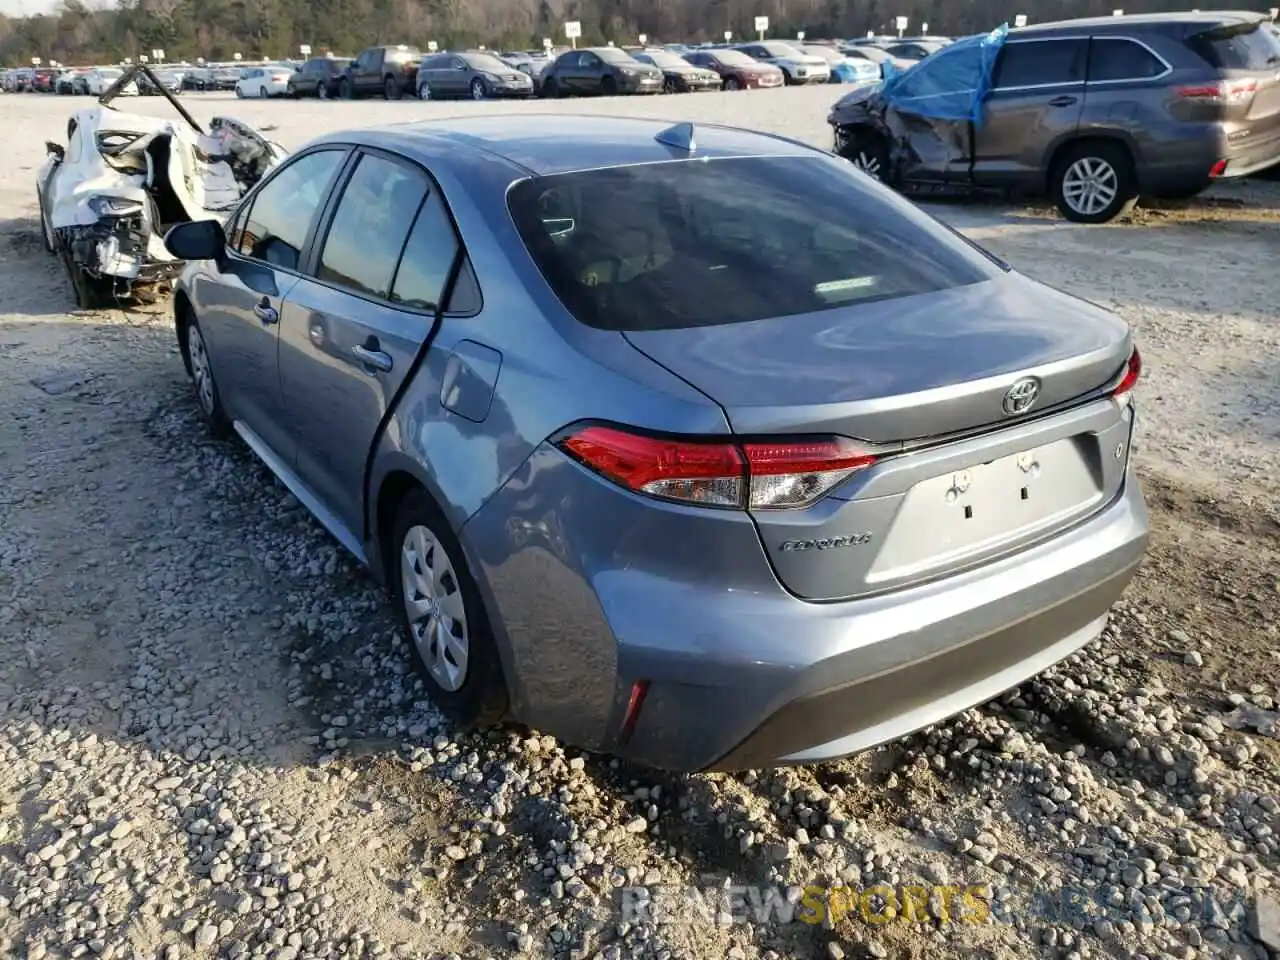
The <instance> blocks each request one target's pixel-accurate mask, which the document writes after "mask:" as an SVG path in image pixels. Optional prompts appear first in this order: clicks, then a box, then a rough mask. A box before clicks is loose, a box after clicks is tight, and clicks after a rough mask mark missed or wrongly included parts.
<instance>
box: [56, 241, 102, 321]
mask: <svg viewBox="0 0 1280 960" xmlns="http://www.w3.org/2000/svg"><path fill="white" fill-rule="evenodd" d="M61 252H62V266H63V267H64V268H65V269H66V271H67V279H68V280H70V281H71V292H72V293H74V294H75V298H76V306H77V307H79V308H80V309H81V310H97V309H98V308H99V307H102V306H104V305H105V304H106V302H107V300H108V297H109V295H110V293H111V281H110V280H103V279H102V278H100V277H91V276H89V274H88V273H86V272H85V271H84V269H83V268H82V267H81V266H80V264H78V263H76V262H75V260H73V259H72V258H71V251H69V250H68V249H67V248H66V247H65V245H63V246H61Z"/></svg>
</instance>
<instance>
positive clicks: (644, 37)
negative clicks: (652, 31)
mask: <svg viewBox="0 0 1280 960" xmlns="http://www.w3.org/2000/svg"><path fill="white" fill-rule="evenodd" d="M636 39H637V40H639V41H640V46H642V47H645V46H648V45H649V35H648V34H647V33H642V34H640V36H639V37H637V38H636Z"/></svg>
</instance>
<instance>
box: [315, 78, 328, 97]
mask: <svg viewBox="0 0 1280 960" xmlns="http://www.w3.org/2000/svg"><path fill="white" fill-rule="evenodd" d="M316 99H317V100H328V99H329V84H328V83H327V82H326V81H324V80H321V81H320V82H319V83H317V84H316Z"/></svg>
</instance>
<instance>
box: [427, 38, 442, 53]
mask: <svg viewBox="0 0 1280 960" xmlns="http://www.w3.org/2000/svg"><path fill="white" fill-rule="evenodd" d="M439 49H440V44H439V43H437V42H436V41H435V40H428V41H427V53H435V52H436V51H437V50H439Z"/></svg>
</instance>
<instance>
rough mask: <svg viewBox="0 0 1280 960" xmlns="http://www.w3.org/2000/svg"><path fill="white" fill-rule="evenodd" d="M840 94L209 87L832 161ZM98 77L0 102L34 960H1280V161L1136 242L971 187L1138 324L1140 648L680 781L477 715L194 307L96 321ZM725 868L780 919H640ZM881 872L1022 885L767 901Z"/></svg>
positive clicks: (1132, 632) (10, 656) (1071, 282)
mask: <svg viewBox="0 0 1280 960" xmlns="http://www.w3.org/2000/svg"><path fill="white" fill-rule="evenodd" d="M838 94H839V88H838V87H834V86H833V87H820V88H812V89H784V90H778V91H762V92H753V93H748V94H742V93H739V94H703V95H691V96H681V97H679V98H675V97H670V98H650V99H646V100H627V99H617V100H608V101H605V100H595V101H568V102H559V103H555V104H551V103H546V102H536V103H530V104H507V105H504V104H472V103H459V104H441V103H417V102H401V103H385V102H378V101H371V102H361V103H357V104H348V103H317V102H305V101H304V102H267V103H259V102H241V101H236V100H235V99H234V98H232V97H230V96H218V95H200V96H189V97H186V98H184V100H185V102H186V103H187V104H188V105H189V108H190V109H191V110H192V112H193V113H194V114H195V116H196V117H197V119H200V120H202V121H206V120H208V119H209V118H210V117H211V116H214V115H217V114H220V113H225V114H230V115H232V116H236V117H240V118H242V119H244V120H247V121H248V122H250V123H253V124H255V125H257V126H259V127H262V126H264V125H267V124H274V125H275V126H276V129H275V130H274V131H272V132H271V135H272V136H273V137H274V138H275V139H279V140H280V141H281V142H283V143H284V144H285V145H286V146H288V147H290V148H291V149H293V148H297V147H298V146H300V145H301V144H302V143H303V142H305V141H306V140H307V139H308V138H310V137H311V136H314V135H316V134H318V133H321V132H324V131H328V130H334V129H341V128H345V127H354V126H365V125H369V124H375V123H384V122H399V121H409V120H413V119H421V118H428V117H438V116H448V115H453V114H465V113H472V112H477V111H486V112H506V111H521V112H525V111H541V112H547V113H552V112H591V113H619V114H628V115H636V114H643V115H659V116H666V117H670V118H672V119H673V120H675V119H692V120H694V121H695V122H696V121H706V122H722V123H731V124H737V125H742V126H749V127H755V128H760V129H765V130H769V131H772V132H776V133H780V134H784V135H787V136H792V137H795V138H798V139H801V140H806V141H808V142H811V143H816V144H821V145H824V146H825V145H827V144H828V143H829V132H828V130H827V127H826V124H825V116H826V112H827V108H828V107H829V105H830V103H831V102H832V101H833V100H834V99H835V97H836V96H838ZM79 104H83V105H85V106H87V105H89V101H88V100H81V99H78V98H77V99H70V98H65V97H63V98H55V97H43V96H31V95H21V96H19V95H5V96H3V97H0V129H3V130H4V131H6V133H7V134H8V141H9V144H10V154H9V159H8V161H7V163H6V164H5V167H4V170H3V171H0V411H3V416H2V417H0V955H2V956H18V957H23V956H25V957H29V958H33V960H34V958H38V957H41V956H64V955H66V956H78V955H81V954H86V955H88V954H89V953H92V954H94V955H98V956H102V957H106V958H121V957H128V956H137V957H160V956H164V957H182V956H188V955H194V954H195V953H196V952H197V951H199V950H203V951H205V952H206V953H209V954H214V955H218V956H231V957H236V956H274V957H280V958H301V957H313V956H314V957H327V956H336V955H345V956H360V955H362V954H363V955H369V956H379V955H388V956H390V955H396V956H412V957H427V956H443V955H447V954H450V953H456V954H458V955H462V956H467V957H484V956H501V955H507V954H509V953H511V952H513V951H521V952H525V953H528V954H530V955H535V956H540V955H556V956H575V957H590V956H595V955H597V953H601V954H603V955H604V956H606V957H611V958H612V957H623V956H662V955H667V956H675V957H698V958H701V957H723V956H726V955H728V956H732V957H735V958H737V957H741V958H748V957H756V956H765V955H769V954H770V952H771V951H772V953H773V955H777V956H831V957H836V958H839V957H840V956H847V957H857V956H886V955H887V956H913V957H930V958H933V957H945V956H957V957H959V956H965V957H984V956H985V957H1002V958H1003V957H1010V958H1013V957H1026V956H1032V955H1039V954H1041V953H1043V954H1046V955H1050V956H1057V955H1061V956H1067V955H1072V956H1078V957H1086V956H1139V955H1146V956H1151V957H1155V956H1169V955H1172V956H1178V957H1183V956H1185V957H1192V956H1199V955H1207V956H1223V957H1254V956H1258V957H1263V958H1265V957H1266V955H1267V954H1266V951H1265V949H1264V948H1263V947H1262V946H1261V944H1260V943H1258V942H1257V940H1256V939H1254V937H1253V935H1252V934H1253V933H1255V932H1257V931H1256V930H1254V927H1255V926H1256V924H1255V917H1254V911H1255V909H1256V904H1257V901H1258V900H1259V898H1267V897H1270V898H1280V891H1278V888H1280V879H1278V878H1280V728H1276V729H1273V731H1272V733H1271V735H1268V734H1267V733H1265V732H1262V731H1259V730H1258V729H1257V727H1259V726H1261V727H1263V728H1265V727H1266V726H1267V721H1268V719H1272V720H1274V719H1275V715H1274V713H1273V711H1275V710H1276V709H1277V706H1278V704H1277V701H1280V308H1278V307H1277V300H1278V299H1280V283H1278V282H1277V279H1276V264H1277V263H1278V262H1280V184H1270V183H1258V184H1248V185H1238V186H1231V187H1226V188H1222V189H1220V190H1216V191H1214V192H1212V193H1211V194H1209V195H1208V196H1206V197H1204V198H1201V199H1199V200H1197V201H1193V202H1190V203H1188V204H1185V205H1182V206H1179V207H1171V208H1165V209H1160V210H1147V211H1141V212H1140V214H1139V216H1138V217H1137V218H1136V219H1135V220H1134V221H1133V222H1130V223H1124V224H1118V225H1115V226H1111V227H1077V226H1071V225H1068V224H1065V223H1063V222H1061V221H1060V220H1058V219H1056V217H1054V216H1053V215H1052V214H1050V213H1049V212H1048V207H1047V204H1046V205H1044V206H1043V207H1041V206H1040V205H1037V206H1033V207H1023V206H1017V207H1014V206H1010V205H997V204H991V203H969V204H957V203H948V204H945V205H942V204H938V205H933V206H931V207H930V209H931V210H933V212H935V213H936V214H937V215H939V216H940V217H942V218H943V219H945V220H948V221H949V222H951V223H953V224H954V225H956V226H958V227H960V228H961V229H962V230H964V231H965V232H966V233H967V234H968V235H970V236H971V237H973V238H974V239H976V240H978V241H979V242H981V243H983V244H984V245H986V246H987V247H989V248H990V249H991V250H992V251H993V252H995V253H996V254H998V255H1000V256H1002V257H1004V258H1005V259H1007V260H1008V261H1010V262H1011V263H1012V264H1013V265H1014V266H1015V267H1017V268H1019V269H1021V270H1023V271H1025V272H1027V273H1029V274H1030V275H1032V276H1034V277H1036V278H1038V279H1040V280H1043V281H1045V282H1047V283H1049V284H1052V285H1053V286H1056V287H1059V288H1062V289H1065V290H1067V291H1069V292H1071V293H1074V294H1077V295H1079V296H1083V297H1086V298H1088V299H1090V300H1093V301H1094V302H1097V303H1099V304H1101V305H1103V306H1107V307H1110V308H1113V309H1115V310H1117V311H1119V312H1120V313H1121V315H1123V316H1124V317H1125V318H1126V319H1127V320H1128V321H1129V322H1130V323H1131V324H1132V325H1133V327H1134V330H1135V332H1136V336H1137V338H1138V342H1139V344H1140V346H1141V349H1142V352H1143V357H1144V360H1145V363H1146V368H1147V372H1146V375H1145V376H1144V380H1143V382H1142V384H1141V385H1140V387H1139V392H1138V398H1139V399H1138V402H1139V405H1140V406H1139V411H1140V412H1139V423H1140V434H1139V438H1138V441H1137V445H1136V456H1137V463H1138V466H1139V470H1140V473H1141V474H1142V477H1143V481H1144V484H1145V488H1146V491H1147V495H1148V499H1149V505H1150V508H1151V512H1152V525H1153V528H1154V534H1153V542H1152V546H1151V552H1150V555H1149V558H1148V560H1147V562H1146V564H1145V566H1144V569H1143V571H1142V572H1141V574H1140V575H1139V577H1138V579H1137V580H1136V581H1135V583H1134V584H1133V586H1132V587H1131V588H1130V590H1129V592H1128V593H1127V595H1126V597H1125V599H1124V600H1123V601H1122V602H1121V604H1120V605H1119V606H1118V607H1117V610H1116V613H1115V616H1114V617H1113V619H1112V624H1111V626H1110V627H1109V628H1108V631H1107V634H1106V636H1105V637H1104V639H1103V640H1102V641H1100V642H1099V643H1096V644H1094V645H1091V646H1090V647H1088V648H1086V649H1085V650H1084V651H1082V652H1081V653H1080V654H1079V655H1078V656H1076V657H1074V658H1072V659H1071V660H1070V661H1068V662H1067V663H1065V664H1063V665H1061V666H1060V667H1058V668H1057V669H1055V670H1054V671H1052V672H1051V673H1050V674H1048V675H1046V676H1045V677H1042V678H1040V679H1038V680H1037V681H1034V682H1032V683H1029V684H1027V685H1025V686H1024V687H1023V688H1021V690H1020V691H1019V692H1018V694H1017V695H1016V696H1014V695H1010V696H1008V697H1005V698H1004V699H1003V700H1002V701H1001V702H1000V703H999V704H998V705H989V706H987V707H985V708H983V709H980V710H974V711H970V712H969V713H967V714H965V715H964V716H962V717H960V718H957V719H956V720H953V721H951V722H948V723H945V724H941V725H939V726H937V727H935V728H933V729H931V730H930V731H927V732H926V733H924V734H921V735H919V736H916V737H914V738H912V739H910V740H908V741H906V742H904V743H901V744H896V745H893V746H891V747H888V748H885V749H883V750H880V751H876V752H874V753H872V754H869V755H865V756H862V757H858V758H855V759H853V760H849V761H843V762H839V763H832V764H826V765H822V766H819V767H815V768H811V769H802V770H788V771H779V772H773V773H763V774H760V775H758V776H756V775H743V776H708V777H688V778H677V777H670V776H666V775H662V774H656V773H653V772H651V771H641V770H632V769H626V768H623V767H620V766H619V765H617V764H616V763H613V762H610V761H609V760H608V759H607V758H600V757H593V756H586V757H583V756H582V755H581V754H580V753H578V752H576V751H571V750H570V751H565V750H563V749H562V748H561V747H560V746H559V745H558V744H556V743H555V742H554V741H552V740H550V739H549V738H548V739H540V738H539V737H538V735H537V733H536V732H534V731H528V730H521V729H516V728H506V729H503V730H501V731H498V732H496V733H493V734H491V735H489V736H488V737H484V738H471V737H467V738H456V737H455V736H454V735H453V734H452V732H451V731H450V730H449V729H448V727H447V726H446V725H444V724H443V722H442V721H441V720H440V719H439V717H438V715H437V714H436V712H435V711H434V710H433V708H432V707H431V705H430V704H429V702H427V701H425V700H424V699H423V694H422V691H421V688H420V687H419V686H418V685H417V683H416V682H415V681H414V680H413V678H412V676H411V674H409V673H408V672H407V671H408V656H407V653H406V650H405V648H404V645H403V641H402V640H401V639H400V638H399V637H398V636H397V635H396V632H395V630H394V628H393V626H392V621H391V618H390V616H389V615H388V613H387V611H386V610H385V609H384V599H383V596H382V594H381V593H380V592H379V591H378V590H377V589H376V588H374V587H373V586H372V584H371V583H370V581H369V580H368V579H367V578H366V577H365V576H364V575H363V574H362V573H361V572H360V571H359V570H358V569H356V568H355V567H354V565H353V564H352V563H351V562H350V561H349V560H348V559H347V557H346V556H345V555H344V554H342V553H341V551H340V550H339V548H338V547H337V546H336V545H335V544H334V543H333V541H332V540H330V539H329V538H328V537H327V536H326V535H325V534H324V533H323V532H322V531H321V529H320V528H319V527H318V526H317V525H316V524H315V523H313V522H312V521H311V520H310V519H309V517H308V516H307V514H306V513H305V511H304V510H303V509H302V508H301V507H300V506H299V505H298V504H297V502H296V501H294V500H293V498H292V497H290V496H289V495H287V493H285V491H284V490H283V488H282V487H280V486H279V485H278V484H277V483H276V482H275V481H274V480H273V479H272V478H271V477H270V475H269V474H268V473H267V471H266V470H265V468H263V467H261V466H259V465H258V464H257V463H256V462H255V461H254V460H253V459H252V457H251V455H250V454H249V453H248V452H247V451H246V450H245V449H244V448H243V447H241V446H240V445H238V444H236V443H228V442H216V441H213V440H210V439H209V438H208V436H207V435H206V433H205V431H204V430H203V429H202V427H201V425H200V422H199V420H198V417H197V413H196V407H195V404H194V401H193V398H192V396H191V391H190V388H189V386H188V384H187V381H186V379H185V377H184V375H183V371H182V365H181V361H180V359H179V357H178V353H177V350H176V346H175V343H174V339H173V336H172V331H171V326H170V320H169V317H168V314H167V307H168V305H167V302H165V301H161V302H160V303H158V304H156V305H154V306H130V307H128V308H127V309H122V310H109V311H102V312H94V313H74V312H72V302H73V301H72V297H71V291H70V288H69V285H68V283H67V280H66V278H65V276H64V274H63V272H62V270H61V268H60V267H59V266H58V264H57V263H56V262H55V260H54V259H53V258H52V257H49V256H47V255H46V254H45V252H44V250H43V248H42V245H41V240H40V235H39V227H38V223H37V219H36V207H35V194H34V186H33V184H34V178H35V173H36V169H37V167H38V165H39V164H40V162H41V160H42V159H43V146H42V145H43V143H44V141H45V140H55V141H59V142H60V141H61V140H62V138H63V136H64V134H65V129H66V118H67V115H68V113H69V111H70V110H72V109H73V108H74V107H75V106H77V105H79ZM123 106H124V107H125V109H130V110H134V109H136V110H138V111H140V112H146V113H162V112H166V111H168V109H169V107H168V105H167V104H165V103H164V102H163V101H159V100H141V101H131V102H128V103H126V104H123ZM548 123H554V121H553V120H550V119H549V120H548ZM815 215H816V214H815ZM548 602H552V603H554V602H555V598H554V597H549V598H548ZM1242 718H1243V721H1244V728H1243V729H1236V728H1235V727H1236V726H1237V725H1239V724H1240V723H1241V722H1242ZM726 877H728V878H731V882H732V883H734V884H749V885H752V890H751V891H748V892H747V894H746V895H744V896H742V897H740V898H739V902H738V903H737V904H736V905H734V904H728V905H727V906H729V907H731V909H730V910H729V911H728V913H730V914H731V915H732V918H733V919H735V920H736V921H739V922H734V923H724V924H717V923H716V916H715V909H714V907H715V904H714V903H711V904H710V907H711V909H710V910H709V913H707V914H704V913H702V912H700V910H699V909H693V910H690V911H685V913H684V914H683V916H682V919H683V921H684V922H679V923H656V922H644V921H642V920H640V919H637V918H635V917H628V916H627V915H626V914H625V909H624V908H626V907H627V906H628V905H631V906H634V904H635V903H636V902H637V897H636V895H635V894H634V893H623V890H624V889H625V888H628V887H635V886H639V885H649V886H653V887H656V886H657V885H670V884H676V885H681V884H685V885H688V884H697V885H699V886H701V887H703V888H704V894H703V898H702V900H701V901H700V904H701V905H702V906H704V907H705V906H706V905H707V903H708V902H709V901H708V898H707V895H706V893H705V887H706V885H707V884H709V883H713V882H715V880H716V879H717V878H718V879H719V880H720V881H721V882H723V880H724V878H726ZM709 878H711V879H709ZM877 884H884V885H887V886H888V887H890V888H892V889H893V890H897V891H901V889H902V888H903V887H906V886H925V887H929V888H940V887H944V886H948V885H949V886H952V887H958V888H961V889H963V888H965V887H967V886H970V885H980V884H985V885H988V891H987V892H989V893H993V894H994V895H995V896H996V904H995V908H994V909H993V910H991V911H990V912H991V913H992V917H991V919H989V920H988V921H986V922H982V923H973V922H966V921H964V920H963V919H962V918H963V917H964V916H968V917H974V916H977V915H979V914H980V913H981V912H982V911H981V910H978V909H976V908H975V907H974V903H976V901H973V902H967V908H966V907H962V904H964V903H966V901H964V900H963V899H962V898H960V897H957V898H956V899H955V901H954V904H953V905H952V909H951V914H950V915H951V922H941V923H940V922H929V923H922V922H918V921H917V920H915V919H912V918H911V916H910V914H911V911H910V910H907V909H904V904H902V903H898V905H897V906H898V908H899V910H898V912H899V915H898V916H896V917H892V918H890V917H889V915H888V914H887V913H886V912H885V910H884V909H883V906H882V904H881V901H880V900H877V899H873V898H870V897H868V898H867V899H866V900H865V905H860V906H859V907H858V908H856V909H854V910H853V911H852V914H851V915H850V917H847V918H845V919H843V920H842V921H841V922H839V923H836V924H834V925H830V928H828V927H827V926H824V925H822V924H812V923H804V922H799V921H797V922H794V923H791V924H783V923H780V922H777V916H776V911H775V917H774V920H773V921H767V920H762V919H761V918H760V917H759V916H756V915H755V914H754V912H753V908H752V904H753V903H758V902H760V898H762V897H767V896H768V895H769V892H770V891H775V890H776V891H782V892H784V893H785V892H786V891H787V890H788V888H792V889H791V891H790V893H791V896H793V897H795V896H799V895H800V891H799V890H798V889H795V888H800V887H804V886H807V885H828V886H844V887H851V888H855V889H857V888H868V887H871V886H873V885H877ZM888 892H890V891H884V890H882V891H881V893H888ZM656 895H657V894H656V893H655V896H656ZM939 896H940V894H939V892H938V890H937V889H934V898H935V901H936V899H937V898H938V897H939ZM1070 900H1075V901H1077V902H1078V903H1079V906H1078V907H1077V908H1076V909H1074V910H1072V909H1064V908H1063V905H1064V904H1066V903H1068V902H1069V901H1070ZM805 902H807V901H801V904H803V903H805ZM798 909H799V912H798V913H797V916H798V917H799V916H804V915H807V916H809V918H810V919H812V918H813V914H812V913H808V914H805V912H804V910H805V908H804V907H803V906H802V905H798ZM864 911H865V912H866V913H867V914H872V915H871V916H870V917H869V919H868V918H866V917H864V916H862V915H861V914H863V912H864ZM782 912H784V913H785V912H786V911H782ZM886 920H888V922H883V921H886ZM832 944H834V945H835V946H829V945H832ZM1274 946H1276V947H1277V948H1280V943H1277V944H1274Z"/></svg>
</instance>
